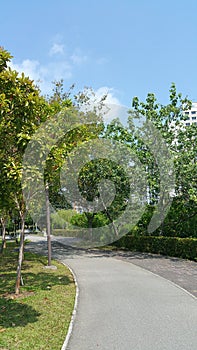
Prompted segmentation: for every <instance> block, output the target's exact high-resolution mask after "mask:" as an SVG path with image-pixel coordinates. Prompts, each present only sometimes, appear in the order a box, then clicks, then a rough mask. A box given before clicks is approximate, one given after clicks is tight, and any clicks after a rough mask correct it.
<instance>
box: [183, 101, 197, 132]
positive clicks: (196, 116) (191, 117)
mask: <svg viewBox="0 0 197 350" xmlns="http://www.w3.org/2000/svg"><path fill="white" fill-rule="evenodd" d="M184 115H186V116H187V117H188V118H187V120H184V124H185V126H190V125H191V124H197V102H193V103H192V108H191V110H188V111H185V112H184Z"/></svg>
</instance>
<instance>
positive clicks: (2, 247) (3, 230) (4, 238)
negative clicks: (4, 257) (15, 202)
mask: <svg viewBox="0 0 197 350" xmlns="http://www.w3.org/2000/svg"><path fill="white" fill-rule="evenodd" d="M1 226H2V246H1V253H3V249H5V248H6V237H5V219H4V218H1Z"/></svg>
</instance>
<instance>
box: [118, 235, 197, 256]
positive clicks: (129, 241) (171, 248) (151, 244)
mask: <svg viewBox="0 0 197 350" xmlns="http://www.w3.org/2000/svg"><path fill="white" fill-rule="evenodd" d="M113 245H115V246H116V247H118V248H124V249H129V250H133V251H139V252H147V253H155V254H162V255H168V256H175V257H179V258H184V259H190V260H196V261H197V239H193V238H179V237H163V236H160V237H153V236H131V235H127V236H124V237H122V238H120V239H119V240H118V241H116V242H114V243H113Z"/></svg>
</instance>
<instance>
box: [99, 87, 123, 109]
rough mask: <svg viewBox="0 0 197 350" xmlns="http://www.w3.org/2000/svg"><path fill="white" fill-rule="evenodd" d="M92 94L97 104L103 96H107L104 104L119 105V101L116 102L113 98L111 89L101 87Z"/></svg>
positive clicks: (113, 92) (113, 91) (116, 99)
mask: <svg viewBox="0 0 197 350" xmlns="http://www.w3.org/2000/svg"><path fill="white" fill-rule="evenodd" d="M94 93H95V98H96V100H97V101H98V102H99V101H100V99H101V98H102V97H103V96H104V95H107V98H106V100H105V103H107V104H115V105H120V101H119V100H118V98H117V97H115V96H114V94H115V90H114V89H113V88H109V87H107V86H102V87H100V88H99V89H98V90H95V91H94Z"/></svg>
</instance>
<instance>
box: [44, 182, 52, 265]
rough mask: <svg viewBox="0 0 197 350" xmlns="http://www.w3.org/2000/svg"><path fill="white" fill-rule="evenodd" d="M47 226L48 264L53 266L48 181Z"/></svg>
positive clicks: (46, 188)
mask: <svg viewBox="0 0 197 350" xmlns="http://www.w3.org/2000/svg"><path fill="white" fill-rule="evenodd" d="M45 194H46V228H47V247H48V266H51V221H50V203H49V186H48V184H47V183H46V187H45Z"/></svg>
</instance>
